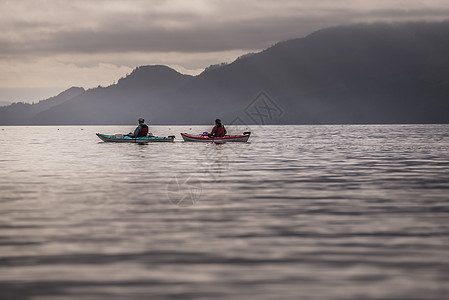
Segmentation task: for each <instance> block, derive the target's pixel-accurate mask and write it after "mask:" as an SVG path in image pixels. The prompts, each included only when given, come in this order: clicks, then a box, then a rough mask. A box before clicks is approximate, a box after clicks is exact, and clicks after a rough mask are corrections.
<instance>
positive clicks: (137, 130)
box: [131, 125, 142, 138]
mask: <svg viewBox="0 0 449 300" xmlns="http://www.w3.org/2000/svg"><path fill="white" fill-rule="evenodd" d="M141 129H142V126H140V125H139V126H137V128H136V129H135V130H134V133H133V134H132V135H131V137H132V138H136V137H138V136H139V134H140V130H141Z"/></svg>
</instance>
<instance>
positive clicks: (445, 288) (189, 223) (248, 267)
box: [0, 125, 449, 300]
mask: <svg viewBox="0 0 449 300" xmlns="http://www.w3.org/2000/svg"><path fill="white" fill-rule="evenodd" d="M134 127H135V126H122V127H112V126H111V127H94V126H81V127H75V126H74V127H70V126H61V127H52V126H50V127H0V155H1V156H0V214H1V217H0V293H1V299H262V300H264V299H448V297H449V196H448V195H449V125H382V126H380V125H379V126H377V125H368V126H365V125H358V126H355V125H354V126H348V125H346V126H263V127H261V126H256V127H253V128H250V130H251V131H252V132H253V136H252V137H251V138H250V143H247V144H224V145H215V144H197V143H183V142H181V141H180V139H181V137H180V135H179V132H192V133H199V132H202V131H204V130H208V129H209V130H210V128H209V126H207V127H201V126H192V127H190V126H184V127H181V126H160V127H152V128H151V129H150V131H152V132H153V133H154V134H156V135H161V136H166V135H172V134H176V136H177V142H175V143H157V144H156V143H155V144H149V145H137V144H113V143H103V142H101V141H100V140H99V139H98V138H97V137H96V136H95V132H103V133H110V134H112V133H123V132H129V131H131V130H132V129H134ZM228 129H229V128H228ZM244 130H245V128H239V129H237V128H231V130H228V131H231V132H232V131H233V132H234V133H241V132H243V131H244Z"/></svg>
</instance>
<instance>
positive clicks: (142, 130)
mask: <svg viewBox="0 0 449 300" xmlns="http://www.w3.org/2000/svg"><path fill="white" fill-rule="evenodd" d="M138 122H139V125H138V126H137V128H136V129H135V130H134V133H129V134H127V135H128V136H129V137H132V138H138V137H144V136H147V134H148V126H147V124H145V120H144V119H142V118H139V121H138Z"/></svg>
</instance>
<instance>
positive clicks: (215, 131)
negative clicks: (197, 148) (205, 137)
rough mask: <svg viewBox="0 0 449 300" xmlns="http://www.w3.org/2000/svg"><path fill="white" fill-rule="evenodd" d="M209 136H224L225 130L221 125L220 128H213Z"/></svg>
mask: <svg viewBox="0 0 449 300" xmlns="http://www.w3.org/2000/svg"><path fill="white" fill-rule="evenodd" d="M211 135H215V136H218V137H221V136H225V135H226V129H225V128H224V126H223V125H221V126H220V127H217V126H215V127H214V128H213V129H212V132H211Z"/></svg>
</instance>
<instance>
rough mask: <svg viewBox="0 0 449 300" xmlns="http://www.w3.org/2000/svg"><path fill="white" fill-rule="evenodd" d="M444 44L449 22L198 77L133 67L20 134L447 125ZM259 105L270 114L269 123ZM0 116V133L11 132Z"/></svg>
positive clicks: (295, 46)
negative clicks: (50, 129)
mask: <svg viewBox="0 0 449 300" xmlns="http://www.w3.org/2000/svg"><path fill="white" fill-rule="evenodd" d="M448 36H449V22H438V23H437V22H435V23H402V24H370V25H367V24H358V25H350V26H339V27H333V28H327V29H323V30H320V31H317V32H314V33H312V34H310V35H309V36H307V37H305V38H299V39H294V40H289V41H285V42H280V43H278V44H276V45H274V46H273V47H271V48H269V49H266V50H265V51H262V52H260V53H256V54H251V55H245V56H242V57H240V58H239V59H237V60H236V61H234V62H233V63H231V64H217V65H214V66H211V67H210V68H208V69H207V70H205V71H204V72H203V73H201V74H200V75H198V76H188V75H182V74H180V73H178V72H176V71H174V70H172V69H170V68H168V67H165V66H145V67H139V68H137V69H135V70H134V71H133V72H132V73H131V74H130V75H129V76H127V77H126V78H123V79H120V80H119V81H118V83H117V84H115V85H111V86H109V87H106V88H102V87H99V88H96V89H91V90H88V91H84V92H82V93H80V94H79V95H77V96H76V97H73V98H72V99H69V100H67V101H63V102H62V103H60V104H57V105H51V107H49V108H48V109H44V110H41V111H38V112H36V111H35V110H33V112H32V113H30V114H29V115H28V119H29V124H130V123H135V121H136V119H137V118H138V117H144V118H146V119H147V120H148V121H149V123H150V124H210V123H212V122H213V120H214V119H215V118H216V117H221V118H222V119H223V121H224V122H225V124H226V123H229V122H231V121H232V120H233V119H234V118H236V117H239V118H241V119H244V120H243V122H248V123H255V122H260V121H262V123H267V124H269V123H284V124H322V123H327V124H335V123H449V114H448V113H447V112H448V111H449V39H448V38H447V37H448ZM258 95H262V98H263V99H260V101H259V99H258V98H257V96H258ZM263 102H267V103H269V104H270V105H271V106H272V107H274V111H273V116H272V115H271V113H272V112H271V111H268V110H266V107H263V106H261V103H263ZM16 106H17V104H16ZM7 108H8V109H10V111H9V112H8V113H12V112H14V113H16V112H17V111H18V108H14V105H11V106H8V107H7ZM2 109H3V110H4V109H5V108H0V124H10V122H11V120H10V119H7V118H6V117H5V116H6V115H5V114H4V113H2ZM253 117H254V118H253ZM257 117H261V118H263V120H262V119H260V118H259V119H258V118H257Z"/></svg>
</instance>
